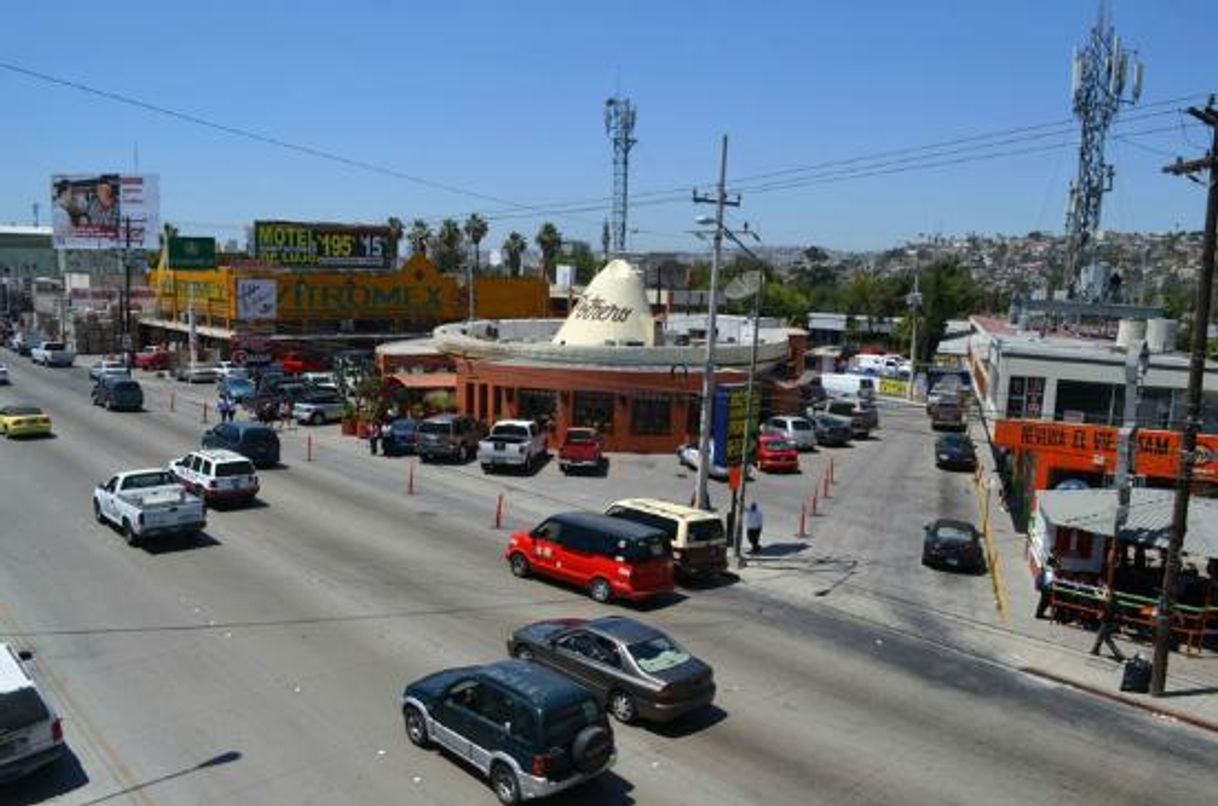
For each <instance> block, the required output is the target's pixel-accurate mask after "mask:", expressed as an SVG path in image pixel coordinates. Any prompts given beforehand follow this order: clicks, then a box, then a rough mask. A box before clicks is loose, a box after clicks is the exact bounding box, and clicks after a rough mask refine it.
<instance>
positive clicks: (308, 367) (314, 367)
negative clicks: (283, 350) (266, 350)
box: [279, 353, 328, 375]
mask: <svg viewBox="0 0 1218 806" xmlns="http://www.w3.org/2000/svg"><path fill="white" fill-rule="evenodd" d="M279 365H280V366H281V367H283V371H284V373H285V374H287V375H299V374H300V373H302V372H325V371H326V370H327V369H328V367H327V366H326V362H325V361H323V360H321V359H320V358H316V357H314V356H311V355H306V354H304V353H288V354H287V355H285V356H283V357H282V358H280V359H279Z"/></svg>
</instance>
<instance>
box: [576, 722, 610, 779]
mask: <svg viewBox="0 0 1218 806" xmlns="http://www.w3.org/2000/svg"><path fill="white" fill-rule="evenodd" d="M612 754H613V734H612V733H610V732H609V729H608V728H604V727H602V726H600V725H589V726H588V727H586V728H584V729H583V730H581V731H580V732H579V733H578V734H577V735H576V737H575V741H574V742H573V743H572V745H571V760H572V761H573V762H574V763H575V768H576V769H577V770H579V771H580V772H596V771H597V770H599V769H600V768H601V767H603V766H605V762H606V761H608V760H609V756H610V755H612Z"/></svg>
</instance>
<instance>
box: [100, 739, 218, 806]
mask: <svg viewBox="0 0 1218 806" xmlns="http://www.w3.org/2000/svg"><path fill="white" fill-rule="evenodd" d="M240 760H241V753H239V752H238V751H236V750H229V751H227V752H224V753H220V754H219V755H217V756H212V757H211V758H209V759H207V760H206V761H201V762H199V763H198V764H196V765H194V766H193V767H187V768H185V769H182V770H178V771H177V772H171V773H167V774H165V775H161V776H158V777H156V778H150V779H148V780H147V781H143V782H141V783H138V784H136V785H135V786H129V787H127V788H126V789H120V790H119V791H117V792H111V793H110V794H109V795H103V796H102V797H100V798H94V799H93V800H89V801H85V802H84V803H83V804H81V806H93V805H94V804H97V803H106V802H108V801H112V800H115V799H117V798H123V797H125V796H127V795H130V794H132V793H134V792H140V791H141V790H144V789H148V788H150V787H154V786H156V785H158V784H163V783H165V782H166V781H172V780H173V779H175V778H181V777H182V776H184V775H189V774H190V773H192V772H199V771H200V770H205V769H208V768H209V767H219V766H221V765H224V764H232V763H233V762H234V761H240Z"/></svg>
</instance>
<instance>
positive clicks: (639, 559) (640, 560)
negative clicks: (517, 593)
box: [504, 512, 673, 602]
mask: <svg viewBox="0 0 1218 806" xmlns="http://www.w3.org/2000/svg"><path fill="white" fill-rule="evenodd" d="M504 556H505V557H506V558H507V561H508V565H509V566H510V567H511V569H512V573H513V574H515V575H516V576H518V577H526V576H528V575H529V574H534V573H535V574H538V575H539V576H548V577H553V578H554V579H559V580H562V581H564V582H570V583H572V584H574V585H578V586H579V587H581V588H584V589H586V590H587V591H588V594H589V595H590V596H591V597H592V598H593V599H595V600H596V601H598V602H607V601H609V600H610V599H630V600H633V601H639V600H642V599H649V598H651V597H653V596H656V595H658V594H662V593H671V592H672V590H673V567H672V557H671V556H670V555H669V554H668V552H667V551H666V549H665V548H664V534H663V532H661V531H660V530H659V529H656V528H654V527H651V526H643V525H641V524H638V523H633V522H631V521H627V520H623V519H622V518H613V517H610V516H608V515H599V514H595V513H592V512H564V513H562V514H559V515H553V516H551V517H549V518H547V519H546V520H544V521H542V523H541V525H540V526H538V527H537V528H535V529H533V530H532V531H531V532H516V533H515V534H514V535H512V539H511V540H510V541H509V542H508V547H507V551H506V552H505V553H504Z"/></svg>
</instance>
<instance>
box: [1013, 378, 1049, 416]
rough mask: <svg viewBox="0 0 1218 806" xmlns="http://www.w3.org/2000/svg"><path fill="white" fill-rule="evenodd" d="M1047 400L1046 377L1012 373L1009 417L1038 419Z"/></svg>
mask: <svg viewBox="0 0 1218 806" xmlns="http://www.w3.org/2000/svg"><path fill="white" fill-rule="evenodd" d="M1044 401H1045V379H1044V378H1033V377H1029V376H1024V375H1012V376H1011V383H1010V386H1009V388H1008V390H1007V417H1010V418H1011V419H1015V420H1018V419H1029V420H1036V419H1039V418H1040V414H1041V410H1042V407H1043V405H1044Z"/></svg>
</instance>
